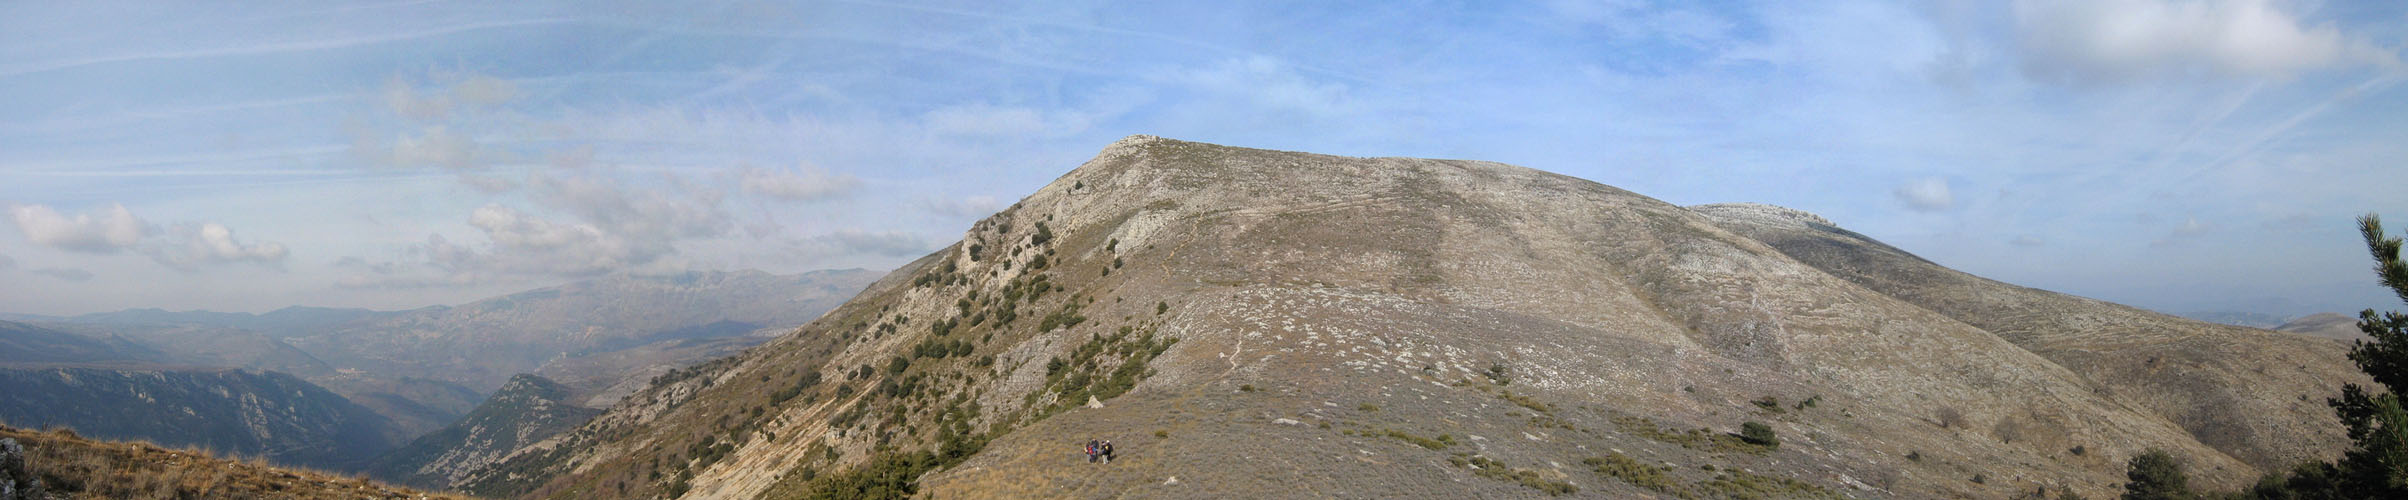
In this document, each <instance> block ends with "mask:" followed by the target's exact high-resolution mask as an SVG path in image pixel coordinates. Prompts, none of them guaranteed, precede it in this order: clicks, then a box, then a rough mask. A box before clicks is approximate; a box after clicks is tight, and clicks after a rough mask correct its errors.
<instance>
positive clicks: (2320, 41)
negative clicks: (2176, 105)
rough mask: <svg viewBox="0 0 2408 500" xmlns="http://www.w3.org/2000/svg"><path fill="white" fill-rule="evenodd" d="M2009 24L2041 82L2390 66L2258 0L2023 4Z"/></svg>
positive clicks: (2362, 47) (2040, 0) (2380, 55)
mask: <svg viewBox="0 0 2408 500" xmlns="http://www.w3.org/2000/svg"><path fill="white" fill-rule="evenodd" d="M2015 20H2016V30H2017V35H2018V36H2019V37H2020V39H2021V44H2020V45H2021V47H2022V49H2023V52H2024V53H2023V58H2024V59H2023V69H2024V71H2025V73H2026V74H2028V75H2030V76H2034V77H2038V78H2044V79H2066V80H2073V81H2085V82H2097V81H2121V80H2133V79H2139V78H2144V77H2153V76H2165V77H2183V76H2189V75H2194V74H2198V73H2202V72H2205V73H2213V74H2220V75H2227V76H2252V77H2276V78H2281V77H2288V76H2291V75H2294V74H2297V73H2300V72H2304V71H2310V70H2317V69H2323V68H2328V67H2333V66H2336V65H2341V64H2344V63H2349V62H2353V61H2355V62H2368V63H2377V64H2390V63H2391V62H2390V61H2391V60H2392V56H2391V55H2390V54H2388V53H2385V52H2383V51H2380V50H2377V49H2374V48H2372V47H2371V46H2369V45H2366V44H2364V43H2362V42H2355V41H2352V40H2349V39H2347V38H2345V37H2343V36H2342V34H2341V32H2340V30H2339V29H2337V28H2335V27H2334V26H2333V25H2332V24H2330V23H2327V24H2320V25H2316V26H2303V25H2302V23H2301V21H2300V20H2299V18H2298V17H2297V16H2295V15H2293V14H2292V13H2289V12H2284V11H2283V10H2282V9H2281V8H2279V7H2278V6H2276V5H2274V4H2273V2H2270V1H2268V0H2210V1H2170V0H2023V1H2019V2H2017V3H2016V4H2015Z"/></svg>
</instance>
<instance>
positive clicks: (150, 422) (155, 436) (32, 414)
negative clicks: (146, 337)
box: [0, 365, 399, 470]
mask: <svg viewBox="0 0 2408 500" xmlns="http://www.w3.org/2000/svg"><path fill="white" fill-rule="evenodd" d="M0 422H6V423H8V424H10V425H20V426H28V427H50V426H67V427H72V428H74V429H75V431H76V432H78V433H81V434H83V435H87V436H94V437H100V438H105V439H141V440H147V441H150V442H154V443H158V444H160V445H164V446H170V447H188V446H189V447H198V448H203V449H207V450H210V451H212V452H216V453H224V454H233V455H241V456H255V457H263V458H266V459H267V460H269V461H271V462H275V463H278V464H286V465H296V466H306V467H315V468H323V469H335V470H352V469H357V468H358V467H360V466H361V465H363V463H364V462H366V461H367V459H369V458H372V457H375V456H376V455H377V454H379V453H383V452H384V451H385V450H387V449H391V448H392V447H393V442H394V441H396V440H397V439H398V437H399V432H398V431H397V430H396V429H394V428H393V425H392V422H391V421H389V420H386V419H385V418H384V417H382V416H379V415H377V414H376V413H374V412H371V411H368V409H366V408H362V407H360V406H359V405H356V404H352V403H351V402H350V401H349V400H346V399H344V398H343V397H342V396H339V395H336V394H334V393H333V392H329V391H327V390H325V389H323V388H319V387H318V386H315V385H311V384H310V383H308V382H305V381H302V380H301V379H298V378H294V377H292V376H291V375H285V374H282V373H275V372H251V371H245V370H237V369H206V368H193V369H179V368H155V367H122V366H117V367H112V366H29V365H0Z"/></svg>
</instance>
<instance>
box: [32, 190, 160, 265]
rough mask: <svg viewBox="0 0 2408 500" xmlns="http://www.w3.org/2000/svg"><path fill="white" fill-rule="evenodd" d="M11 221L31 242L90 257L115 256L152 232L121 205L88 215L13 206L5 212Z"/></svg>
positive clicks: (41, 206)
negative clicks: (81, 253)
mask: <svg viewBox="0 0 2408 500" xmlns="http://www.w3.org/2000/svg"><path fill="white" fill-rule="evenodd" d="M8 216H9V220H10V221H11V222H15V223H16V224H17V230H18V231H20V232H23V233H25V239H28V240H33V242H34V243H38V244H41V245H43V246H48V247H51V248H57V249H60V250H67V251H73V252H83V253H92V254H109V253H117V252H118V251H121V250H125V249H127V248H131V247H133V246H134V245H135V244H136V243H140V242H141V241H142V238H143V237H144V236H148V235H150V234H151V232H152V231H153V228H152V227H151V225H150V223H148V222H143V221H142V219H141V218H139V217H135V216H134V212H133V211H131V210H126V209H125V205H120V204H114V203H112V204H109V208H106V209H102V210H98V211H94V212H92V213H84V214H76V215H72V216H70V215H67V214H63V213H59V211H58V210H55V209H52V208H50V207H49V206H45V205H15V206H11V207H9V209H8Z"/></svg>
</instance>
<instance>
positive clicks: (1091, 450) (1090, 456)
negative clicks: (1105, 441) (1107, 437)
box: [1087, 439, 1104, 464]
mask: <svg viewBox="0 0 2408 500" xmlns="http://www.w3.org/2000/svg"><path fill="white" fill-rule="evenodd" d="M1103 452H1104V449H1103V447H1102V446H1101V445H1098V444H1097V443H1096V442H1095V440H1093V439H1089V440H1087V463H1091V464H1092V463H1095V457H1096V456H1098V455H1102V454H1103Z"/></svg>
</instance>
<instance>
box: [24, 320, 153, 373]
mask: <svg viewBox="0 0 2408 500" xmlns="http://www.w3.org/2000/svg"><path fill="white" fill-rule="evenodd" d="M162 357H163V356H162V355H161V354H160V353H159V352H157V351H155V350H152V349H149V348H146V347H143V346H142V345H140V344H137V343H135V342H133V341H131V340H127V339H124V338H114V337H104V338H87V337H84V336H81V335H76V334H72V333H67V332H63V331H59V330H56V329H51V328H44V327H41V326H36V325H30V324H25V323H18V322H14V321H0V363H51V362H55V363H87V362H93V361H110V360H124V359H133V360H143V361H156V360H159V359H160V358H162Z"/></svg>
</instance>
